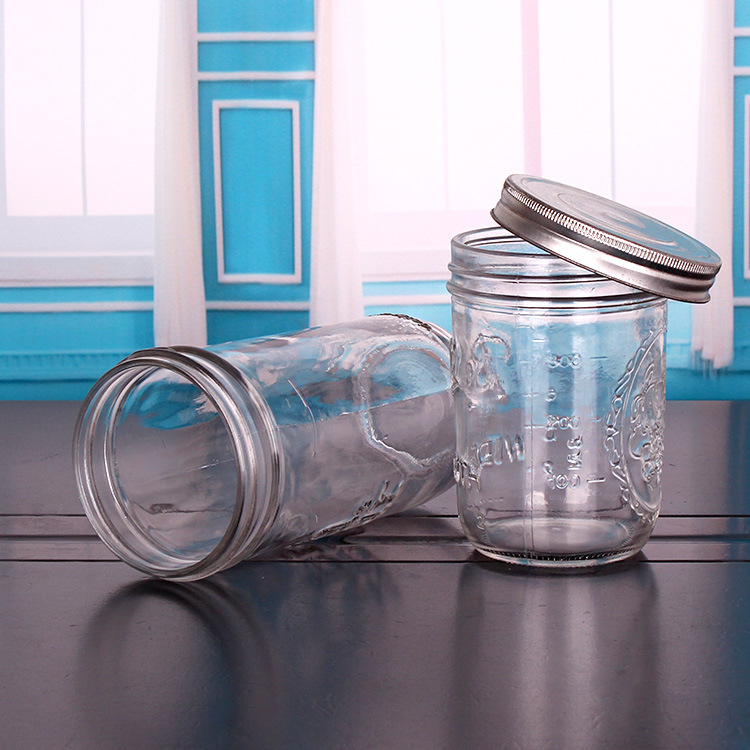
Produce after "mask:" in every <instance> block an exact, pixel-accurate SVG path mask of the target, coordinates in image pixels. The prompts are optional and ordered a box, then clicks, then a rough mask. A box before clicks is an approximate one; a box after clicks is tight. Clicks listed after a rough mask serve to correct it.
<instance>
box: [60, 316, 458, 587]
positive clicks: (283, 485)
mask: <svg viewBox="0 0 750 750" xmlns="http://www.w3.org/2000/svg"><path fill="white" fill-rule="evenodd" d="M449 341H450V339H449V337H448V335H447V334H446V333H445V331H443V330H442V329H440V328H438V327H437V326H434V325H431V324H427V323H423V322H422V321H419V320H416V319H413V318H409V317H406V316H400V315H398V316H397V315H378V316H373V317H370V318H365V319H362V320H359V321H355V322H352V323H348V324H339V325H333V326H328V327H323V328H318V329H311V330H306V331H301V332H298V333H294V334H290V335H286V336H279V337H268V338H260V339H253V340H248V341H240V342H232V343H229V344H223V345H220V346H210V347H207V348H205V349H197V348H186V347H176V348H169V349H168V348H157V349H149V350H145V351H141V352H136V353H135V354H133V355H132V356H131V357H129V358H127V359H126V360H124V361H123V362H121V363H120V364H118V365H117V366H115V367H114V368H113V369H112V370H110V371H109V372H108V373H106V374H105V375H104V376H103V377H102V378H101V379H100V380H99V381H98V382H97V383H96V385H95V386H94V387H93V389H92V390H91V392H90V394H89V395H88V397H87V399H86V401H85V402H84V404H83V406H82V409H81V413H80V416H79V420H78V424H77V426H76V433H75V438H74V464H75V469H76V476H77V482H78V487H79V491H80V494H81V498H82V502H83V505H84V508H85V511H86V514H87V515H88V517H89V520H90V521H91V523H92V525H93V526H94V529H95V530H96V532H97V533H98V534H99V536H100V537H101V538H102V540H103V541H104V542H105V543H106V544H107V545H108V546H109V547H110V548H111V549H112V550H113V551H114V552H115V554H117V555H118V556H119V557H120V558H122V559H123V560H125V561H126V562H128V563H130V564H131V565H132V566H134V567H135V568H138V569H139V570H141V571H144V572H146V573H149V574H151V575H155V576H160V577H167V578H179V579H182V580H191V579H198V578H202V577H205V576H207V575H209V574H211V573H214V572H217V571H219V570H222V569H224V568H227V567H229V566H230V565H233V564H234V563H236V562H238V561H239V560H242V559H245V558H248V557H252V556H256V555H259V554H261V553H263V552H266V551H269V550H272V549H276V548H279V547H283V546H286V545H291V544H295V543H300V542H308V541H312V540H315V539H318V538H321V537H324V536H329V535H332V534H337V533H342V532H345V531H347V530H349V529H352V528H355V527H359V526H361V525H362V524H365V523H367V522H368V521H370V520H372V519H374V518H377V517H379V516H382V515H386V514H389V513H394V512H397V511H401V510H404V509H406V508H409V507H413V506H416V505H418V504H420V503H422V502H424V501H426V500H428V499H430V498H432V497H434V496H435V495H437V494H439V493H440V492H442V491H444V490H445V489H447V488H448V487H449V486H450V485H451V484H452V481H453V477H452V469H451V467H452V460H453V455H454V422H453V407H452V395H451V390H450V386H451V381H450V363H449Z"/></svg>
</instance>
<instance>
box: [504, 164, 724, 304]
mask: <svg viewBox="0 0 750 750" xmlns="http://www.w3.org/2000/svg"><path fill="white" fill-rule="evenodd" d="M491 213H492V218H493V219H495V221H497V222H498V223H499V224H501V225H502V226H503V227H505V228H506V229H508V230H509V231H511V232H513V234H515V235H517V236H518V237H521V238H522V239H525V240H527V241H528V242H531V243H532V244H534V245H537V246H538V247H541V248H543V249H544V250H548V251H549V252H551V253H553V254H554V255H557V256H559V257H561V258H564V259H565V260H568V261H570V262H571V263H575V264H576V265H578V266H582V267H583V268H586V269H588V270H589V271H593V272H594V273H598V274H601V275H602V276H607V277H609V278H611V279H614V280H615V281H620V282H622V283H623V284H627V285H628V286H632V287H635V288H636V289H642V290H644V291H647V292H651V293H653V294H658V295H660V296H662V297H669V298H671V299H678V300H683V301H685V302H708V300H709V293H708V292H709V289H710V288H711V285H712V284H713V282H714V278H715V277H716V274H717V273H718V272H719V269H720V268H721V259H720V258H719V256H718V255H717V254H716V253H715V252H714V251H713V250H711V249H710V248H708V247H706V245H704V244H703V243H702V242H698V240H696V239H694V238H693V237H690V236H689V235H687V234H685V233H684V232H681V231H680V230H679V229H675V228H674V227H671V226H669V225H668V224H664V223H663V222H661V221H658V220H657V219H654V218H652V217H650V216H647V215H646V214H643V213H641V212H640V211H635V210H634V209H631V208H627V207H626V206H623V205H621V204H619V203H615V202H614V201H611V200H609V199H608V198H603V197H601V196H599V195H595V194H593V193H588V192H586V191H585V190H579V189H578V188H574V187H570V186H568V185H563V184H561V183H559V182H553V181H551V180H545V179H542V178H540V177H532V176H530V175H519V174H515V175H511V176H510V177H508V178H507V179H506V181H505V185H504V186H503V191H502V194H501V196H500V200H499V201H498V203H497V205H496V206H495V208H494V209H493V210H492V211H491Z"/></svg>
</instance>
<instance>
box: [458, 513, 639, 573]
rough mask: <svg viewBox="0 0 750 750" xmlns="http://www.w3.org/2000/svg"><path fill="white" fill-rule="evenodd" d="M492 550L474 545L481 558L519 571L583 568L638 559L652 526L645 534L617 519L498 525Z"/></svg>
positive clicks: (490, 534) (517, 521)
mask: <svg viewBox="0 0 750 750" xmlns="http://www.w3.org/2000/svg"><path fill="white" fill-rule="evenodd" d="M486 530H487V532H488V534H487V535H488V537H489V538H490V540H491V541H492V542H493V544H492V546H490V545H488V544H486V543H482V542H478V541H477V540H476V539H473V540H472V544H473V545H474V547H475V548H476V549H477V551H478V552H480V553H481V554H483V555H485V556H487V557H490V558H492V559H493V560H501V561H502V562H507V563H512V564H514V565H528V566H533V567H540V568H584V567H593V566H598V565H604V564H607V563H612V562H617V561H620V560H625V559H627V558H628V557H631V556H633V555H635V554H637V553H638V552H639V551H640V550H641V548H642V547H643V545H644V544H645V542H646V540H647V539H648V537H649V535H650V532H651V526H650V525H646V526H644V527H642V528H640V529H638V528H637V526H635V528H634V525H633V524H630V523H625V522H623V521H620V520H616V519H581V518H559V517H557V518H546V519H545V518H542V519H534V522H533V524H531V523H530V522H529V520H528V519H523V518H520V519H513V520H507V521H501V522H496V523H494V524H492V528H491V529H486Z"/></svg>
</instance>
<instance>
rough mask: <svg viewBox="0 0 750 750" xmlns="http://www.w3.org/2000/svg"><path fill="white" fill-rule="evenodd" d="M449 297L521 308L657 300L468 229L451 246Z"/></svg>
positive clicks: (490, 231) (530, 247) (518, 242)
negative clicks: (511, 303) (513, 305)
mask: <svg viewBox="0 0 750 750" xmlns="http://www.w3.org/2000/svg"><path fill="white" fill-rule="evenodd" d="M448 268H449V270H450V272H451V279H450V281H449V283H448V290H449V291H450V293H451V294H452V295H453V296H454V298H455V297H461V298H464V299H466V298H469V299H472V298H477V299H484V300H490V301H491V300H498V301H503V300H513V301H514V303H515V304H518V305H520V306H526V307H571V306H572V307H581V306H585V307H596V306H598V305H599V304H601V301H606V302H605V303H606V304H612V303H614V304H617V305H620V304H633V303H641V302H645V301H653V300H657V299H662V298H660V297H658V295H654V294H652V293H651V292H646V291H642V290H640V289H636V288H634V287H630V286H627V285H626V284H623V283H621V282H619V281H615V280H613V279H610V278H608V277H606V276H602V275H601V274H598V273H595V272H593V271H589V270H587V269H585V268H582V267H580V266H578V265H575V264H574V263H571V262H570V261H567V260H564V259H563V258H560V257H558V256H556V255H553V254H551V253H549V252H547V251H546V250H544V249H543V248H540V247H538V246H536V245H534V244H532V243H530V242H528V241H527V240H525V239H523V238H521V237H517V236H516V235H514V234H512V233H511V232H509V231H508V230H506V229H504V228H502V227H485V228H481V229H473V230H469V231H466V232H462V233H461V234H458V235H456V236H455V237H454V238H453V239H452V241H451V263H450V264H449V266H448Z"/></svg>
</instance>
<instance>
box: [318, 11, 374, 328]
mask: <svg viewBox="0 0 750 750" xmlns="http://www.w3.org/2000/svg"><path fill="white" fill-rule="evenodd" d="M357 5H358V3H356V2H352V0H316V1H315V115H314V146H313V202H312V240H311V288H310V324H311V325H326V324H329V323H336V322H341V321H344V320H350V319H352V318H357V317H360V316H361V315H362V314H363V300H362V273H361V267H360V258H359V250H358V246H357V237H356V232H355V208H356V206H355V190H356V189H357V185H356V183H355V180H354V163H353V157H354V154H353V151H354V149H353V144H352V132H353V131H352V109H351V108H352V106H353V97H354V93H355V88H354V80H353V78H354V74H353V68H354V65H353V61H354V59H355V55H356V50H354V49H353V44H354V42H353V39H354V38H355V35H354V34H352V33H351V29H352V24H354V22H355V13H356V11H357V8H356V7H355V6H357Z"/></svg>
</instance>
